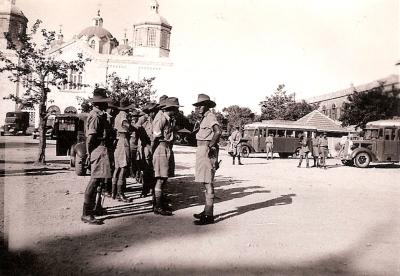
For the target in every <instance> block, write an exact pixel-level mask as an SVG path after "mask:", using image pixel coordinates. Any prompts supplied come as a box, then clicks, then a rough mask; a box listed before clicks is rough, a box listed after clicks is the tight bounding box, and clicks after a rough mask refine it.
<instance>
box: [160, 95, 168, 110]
mask: <svg viewBox="0 0 400 276" xmlns="http://www.w3.org/2000/svg"><path fill="white" fill-rule="evenodd" d="M166 99H168V96H167V95H162V96H161V97H160V99H159V100H158V107H159V108H163V107H164V106H165V100H166Z"/></svg>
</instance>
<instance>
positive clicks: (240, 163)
mask: <svg viewBox="0 0 400 276" xmlns="http://www.w3.org/2000/svg"><path fill="white" fill-rule="evenodd" d="M238 162H239V163H238V164H239V165H243V164H242V162H240V157H238Z"/></svg>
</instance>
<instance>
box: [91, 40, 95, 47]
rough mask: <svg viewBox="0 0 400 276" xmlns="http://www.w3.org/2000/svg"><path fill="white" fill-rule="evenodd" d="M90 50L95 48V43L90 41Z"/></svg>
mask: <svg viewBox="0 0 400 276" xmlns="http://www.w3.org/2000/svg"><path fill="white" fill-rule="evenodd" d="M90 48H93V49H95V48H96V41H94V40H92V41H91V42H90Z"/></svg>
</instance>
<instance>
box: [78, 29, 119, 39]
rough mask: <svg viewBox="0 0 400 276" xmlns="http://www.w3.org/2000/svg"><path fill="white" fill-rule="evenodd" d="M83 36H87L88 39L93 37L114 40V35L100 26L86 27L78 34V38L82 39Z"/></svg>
mask: <svg viewBox="0 0 400 276" xmlns="http://www.w3.org/2000/svg"><path fill="white" fill-rule="evenodd" d="M83 36H87V37H88V38H90V37H93V36H97V37H98V38H104V37H106V38H109V39H112V38H113V35H112V34H111V33H110V32H109V31H108V30H106V29H105V28H103V27H100V26H89V27H86V28H85V29H83V30H82V31H81V32H80V33H79V34H78V38H81V37H83Z"/></svg>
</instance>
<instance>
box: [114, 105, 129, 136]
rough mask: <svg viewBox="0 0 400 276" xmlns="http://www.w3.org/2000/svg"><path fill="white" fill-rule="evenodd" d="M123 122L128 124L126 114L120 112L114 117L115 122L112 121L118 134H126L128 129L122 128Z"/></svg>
mask: <svg viewBox="0 0 400 276" xmlns="http://www.w3.org/2000/svg"><path fill="white" fill-rule="evenodd" d="M124 121H125V122H128V114H127V113H126V112H125V111H123V110H121V111H120V112H119V113H118V115H117V117H115V121H114V128H115V129H116V130H117V132H119V133H128V132H129V129H128V127H126V126H124V124H123V123H124Z"/></svg>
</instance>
